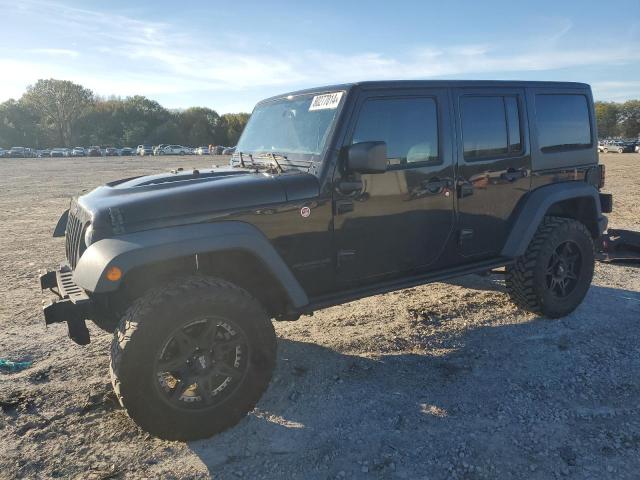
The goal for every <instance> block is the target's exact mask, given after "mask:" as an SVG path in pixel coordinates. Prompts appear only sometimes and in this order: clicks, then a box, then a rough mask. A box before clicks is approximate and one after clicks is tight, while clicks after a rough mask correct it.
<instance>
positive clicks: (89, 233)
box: [84, 225, 93, 247]
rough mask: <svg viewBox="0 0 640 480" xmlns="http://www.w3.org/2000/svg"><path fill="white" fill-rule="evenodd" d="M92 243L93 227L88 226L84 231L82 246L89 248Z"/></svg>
mask: <svg viewBox="0 0 640 480" xmlns="http://www.w3.org/2000/svg"><path fill="white" fill-rule="evenodd" d="M92 243H93V227H92V226H91V225H89V226H88V227H87V229H86V230H85V231H84V244H85V246H86V247H89V246H90V245H91V244H92Z"/></svg>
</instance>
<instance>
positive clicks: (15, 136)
mask: <svg viewBox="0 0 640 480" xmlns="http://www.w3.org/2000/svg"><path fill="white" fill-rule="evenodd" d="M595 112H596V119H597V123H598V135H599V136H600V137H602V138H606V137H628V138H636V137H640V100H628V101H626V102H624V103H615V102H596V104H595ZM248 119H249V114H248V113H226V114H224V115H219V114H218V113H217V112H216V111H215V110H213V109H211V108H206V107H192V108H188V109H186V110H168V109H166V108H164V107H163V106H162V105H160V104H159V103H158V102H156V101H154V100H150V99H148V98H146V97H143V96H140V95H136V96H133V97H126V98H119V97H111V98H102V97H99V96H97V95H95V94H94V93H93V92H92V91H91V90H89V89H87V88H85V87H83V86H82V85H78V84H76V83H73V82H70V81H67V80H55V79H48V80H38V81H37V82H36V83H35V84H34V85H30V86H29V87H27V91H26V92H25V93H24V95H22V97H20V99H18V100H13V99H12V100H7V101H6V102H4V103H1V104H0V146H7V147H10V146H29V147H34V148H51V147H73V146H75V145H105V146H106V145H112V146H135V145H139V144H152V145H153V144H159V143H178V144H185V145H193V146H196V145H209V144H214V145H227V146H231V145H235V144H236V143H237V142H238V138H239V137H240V134H241V133H242V130H243V129H244V126H245V125H246V123H247V120H248Z"/></svg>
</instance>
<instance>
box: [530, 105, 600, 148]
mask: <svg viewBox="0 0 640 480" xmlns="http://www.w3.org/2000/svg"><path fill="white" fill-rule="evenodd" d="M536 122H537V126H538V143H539V144H540V150H542V151H543V152H559V151H563V150H577V149H581V148H589V147H591V123H590V121H589V104H588V103H587V97H585V96H584V95H565V94H562V95H558V94H539V95H536Z"/></svg>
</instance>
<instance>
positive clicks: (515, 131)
mask: <svg viewBox="0 0 640 480" xmlns="http://www.w3.org/2000/svg"><path fill="white" fill-rule="evenodd" d="M504 106H505V108H506V110H507V128H508V133H509V153H520V152H522V137H521V135H520V113H519V111H518V99H517V98H516V97H505V98H504Z"/></svg>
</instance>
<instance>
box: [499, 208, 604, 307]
mask: <svg viewBox="0 0 640 480" xmlns="http://www.w3.org/2000/svg"><path fill="white" fill-rule="evenodd" d="M594 265H595V254H594V247H593V240H592V238H591V234H590V233H589V231H588V230H587V228H586V227H585V226H584V224H582V223H581V222H579V221H577V220H573V219H570V218H560V217H545V218H544V220H543V221H542V223H541V225H540V226H539V227H538V231H537V232H536V234H535V235H534V237H533V239H532V240H531V243H530V244H529V246H528V248H527V251H526V252H525V254H524V255H523V256H522V257H519V258H518V259H517V260H516V262H515V263H514V264H513V265H509V266H507V268H506V274H507V275H506V287H507V291H508V293H509V296H510V297H511V300H512V301H513V302H514V303H515V304H516V305H518V306H519V307H520V308H523V309H525V310H528V311H530V312H533V313H537V314H541V315H544V316H546V317H549V318H559V317H564V316H565V315H568V314H569V313H571V312H572V311H573V310H575V309H576V307H577V306H578V305H580V303H581V302H582V300H583V299H584V296H585V295H586V294H587V291H588V290H589V286H590V285H591V280H592V278H593V270H594Z"/></svg>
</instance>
